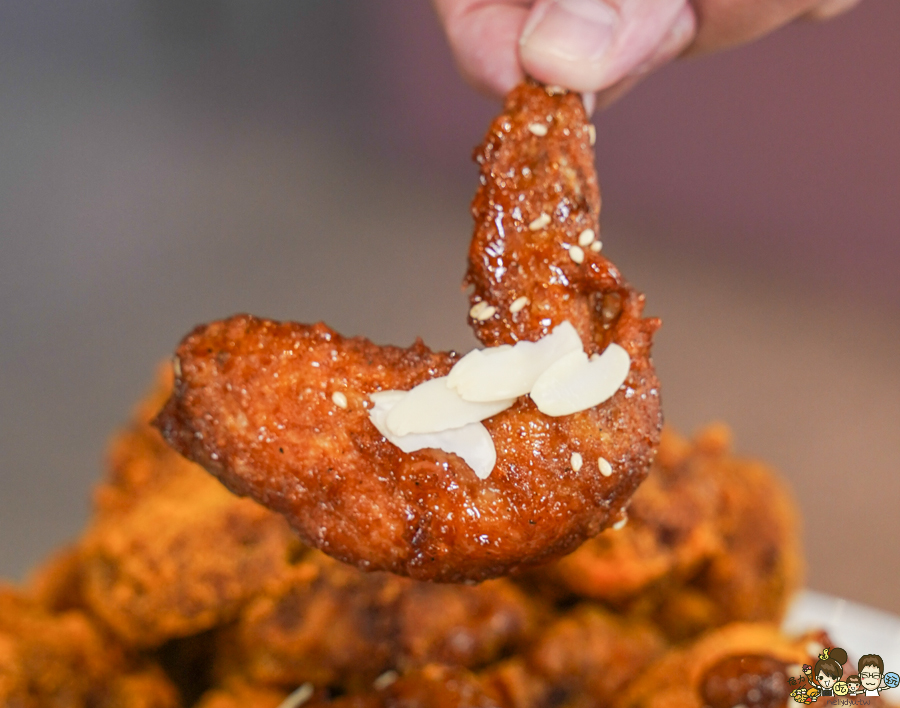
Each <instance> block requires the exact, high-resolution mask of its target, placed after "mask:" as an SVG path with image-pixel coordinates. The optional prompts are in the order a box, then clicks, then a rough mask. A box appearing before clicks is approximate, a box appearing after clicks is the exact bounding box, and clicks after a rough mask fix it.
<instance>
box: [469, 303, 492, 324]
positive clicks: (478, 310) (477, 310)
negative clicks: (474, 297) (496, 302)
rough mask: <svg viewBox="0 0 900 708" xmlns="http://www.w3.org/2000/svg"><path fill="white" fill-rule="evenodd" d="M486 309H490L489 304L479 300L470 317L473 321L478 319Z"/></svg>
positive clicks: (470, 311)
mask: <svg viewBox="0 0 900 708" xmlns="http://www.w3.org/2000/svg"><path fill="white" fill-rule="evenodd" d="M486 307H488V304H487V303H486V302H485V301H484V300H479V301H478V302H476V303H475V304H474V305H472V308H471V309H470V310H469V317H471V318H472V319H473V320H475V319H478V315H480V314H481V311H482V310H483V309H484V308H486Z"/></svg>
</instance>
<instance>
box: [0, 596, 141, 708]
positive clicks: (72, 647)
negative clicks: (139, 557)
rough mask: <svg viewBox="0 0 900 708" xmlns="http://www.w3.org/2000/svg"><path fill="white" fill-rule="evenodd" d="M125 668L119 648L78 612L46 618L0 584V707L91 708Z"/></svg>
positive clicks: (23, 597) (28, 601)
mask: <svg viewBox="0 0 900 708" xmlns="http://www.w3.org/2000/svg"><path fill="white" fill-rule="evenodd" d="M125 669H126V663H125V658H124V655H123V654H122V652H121V650H120V649H119V648H118V647H116V646H115V645H114V644H112V643H110V642H109V641H108V639H107V638H106V637H104V635H103V634H102V633H101V632H100V631H99V630H98V629H97V628H96V627H95V626H94V625H93V624H92V623H91V621H90V619H89V618H88V617H87V616H85V615H84V614H83V613H81V612H76V611H71V612H65V613H61V614H56V615H54V614H51V613H49V612H47V611H45V610H44V609H43V608H41V607H40V606H39V605H38V604H37V603H36V602H34V601H33V600H31V599H30V598H28V597H26V596H25V595H23V594H22V593H21V592H19V591H16V590H14V589H12V588H10V587H7V586H2V585H0V705H2V706H10V707H15V708H82V707H83V706H86V705H89V704H90V705H94V703H91V701H97V700H99V699H100V698H101V697H102V696H103V695H104V694H105V690H104V689H105V687H106V686H107V684H108V683H109V682H110V680H111V679H112V678H113V677H114V676H115V675H116V674H117V673H119V672H124V670H125Z"/></svg>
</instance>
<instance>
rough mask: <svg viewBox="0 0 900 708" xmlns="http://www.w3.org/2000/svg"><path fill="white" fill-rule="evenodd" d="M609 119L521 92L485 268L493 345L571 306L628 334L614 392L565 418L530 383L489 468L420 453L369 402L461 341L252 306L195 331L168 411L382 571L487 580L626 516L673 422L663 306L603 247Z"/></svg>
mask: <svg viewBox="0 0 900 708" xmlns="http://www.w3.org/2000/svg"><path fill="white" fill-rule="evenodd" d="M592 136H593V132H592V130H591V128H590V126H589V125H588V123H587V121H586V117H585V113H584V109H583V107H582V105H581V102H580V99H579V97H578V96H577V95H574V94H564V95H559V94H558V93H556V92H554V91H548V90H545V89H544V88H543V87H541V86H537V85H533V84H528V85H522V86H520V87H518V88H517V89H515V90H514V91H513V92H511V94H510V95H509V97H508V98H507V101H506V105H505V109H504V112H503V113H502V114H501V115H500V116H499V117H498V118H497V119H496V120H495V121H494V122H493V124H492V125H491V128H490V130H489V132H488V135H487V138H486V139H485V142H484V143H483V145H482V146H481V147H480V148H479V149H478V150H477V151H476V161H477V162H478V163H479V165H480V168H481V177H480V179H481V185H480V187H479V189H478V193H477V195H476V197H475V200H474V202H473V207H472V211H473V215H474V217H475V235H474V238H473V241H472V246H471V249H470V253H469V267H468V273H467V276H466V280H467V282H468V283H469V284H470V285H472V286H473V289H474V291H473V293H472V295H471V303H472V309H471V310H470V313H469V316H470V320H471V323H472V326H473V328H474V330H475V333H476V335H477V336H478V337H479V339H480V340H481V341H482V343H483V344H485V345H487V346H489V347H492V346H497V345H502V344H515V343H516V342H519V341H536V340H538V339H540V338H542V337H544V336H546V335H548V334H549V333H550V332H552V331H553V330H554V328H555V327H557V326H558V325H560V324H561V323H563V322H566V321H568V322H570V323H571V324H572V325H573V326H574V328H575V330H576V331H577V334H578V336H579V337H580V339H581V343H582V346H583V349H584V352H585V353H586V354H587V355H588V356H592V355H595V354H599V353H601V352H603V351H604V350H605V349H606V348H607V347H608V346H610V345H611V344H612V343H615V344H617V345H619V346H620V347H622V348H623V349H624V350H625V351H626V352H627V353H628V355H629V357H630V368H629V370H628V374H627V378H626V379H625V382H624V383H623V384H622V385H621V386H620V387H619V388H618V390H617V391H616V392H615V394H614V395H612V397H611V398H610V399H608V400H606V401H605V402H603V403H602V404H600V405H596V406H593V407H590V408H588V409H587V410H582V411H580V412H575V413H572V414H569V415H561V416H559V417H550V416H548V415H546V414H544V413H541V412H540V411H539V410H538V409H537V408H536V406H535V404H534V402H533V401H532V399H531V398H529V397H527V396H520V397H519V398H518V399H517V400H516V401H515V403H514V404H513V405H512V407H510V408H508V409H507V410H504V411H502V412H500V413H498V414H496V415H494V416H493V417H490V418H488V419H487V420H485V421H484V423H483V424H484V426H485V428H486V429H487V431H488V433H489V434H490V437H491V439H492V442H493V445H494V448H495V450H496V458H497V459H496V464H495V466H494V467H493V471H492V472H491V474H490V476H489V477H488V478H487V479H485V480H483V479H479V478H478V477H476V475H475V473H474V472H473V470H472V469H471V468H470V467H469V465H468V464H467V463H466V462H465V461H464V460H463V459H462V458H460V457H458V456H457V455H455V454H453V453H449V452H445V451H443V450H440V449H436V448H426V449H421V450H417V451H415V452H409V453H407V452H403V451H401V450H400V449H399V448H398V447H396V446H395V445H393V444H392V443H390V442H388V440H387V439H386V438H385V437H384V436H383V435H382V434H381V433H380V432H379V431H378V430H377V429H376V428H375V426H374V425H373V423H372V421H371V420H370V418H369V411H370V409H371V408H372V405H373V404H372V400H371V398H370V396H371V394H374V393H376V392H379V391H385V390H399V391H407V390H409V389H411V388H413V387H415V386H417V385H418V384H421V383H423V382H425V381H428V380H430V379H433V378H435V377H439V376H444V375H446V374H447V373H448V372H449V370H450V369H451V367H452V366H453V365H454V364H455V363H456V362H457V361H458V355H457V354H455V353H453V352H450V353H443V352H432V351H430V350H429V349H428V348H427V347H426V346H425V345H424V344H422V343H421V342H417V343H416V344H414V345H413V346H412V347H410V348H408V349H400V348H397V347H380V346H376V345H374V344H372V343H371V342H368V341H366V340H363V339H361V338H345V337H342V336H341V335H339V334H337V333H336V332H334V331H333V330H331V329H329V328H328V327H326V326H325V325H324V324H316V325H303V324H294V323H280V322H273V321H269V320H263V319H259V318H255V317H251V316H247V315H239V316H235V317H232V318H230V319H228V320H224V321H220V322H214V323H212V324H209V325H204V326H201V327H198V328H197V329H196V330H194V332H192V333H191V334H190V335H189V336H188V337H187V338H186V339H185V340H184V341H183V342H182V343H181V345H180V346H179V348H178V351H177V353H176V358H175V362H176V381H175V389H174V393H173V395H172V397H171V398H170V399H169V401H168V402H167V403H166V405H165V407H164V408H163V410H162V412H161V413H160V414H159V416H158V417H157V419H156V425H157V426H158V427H159V429H160V430H161V431H162V433H163V435H164V436H165V438H166V439H167V440H168V441H169V443H170V444H171V445H172V446H173V447H174V448H175V449H176V450H178V451H179V452H181V453H182V454H183V455H185V456H186V457H188V458H189V459H191V460H194V461H196V462H198V463H200V464H201V465H202V466H203V467H205V468H206V469H207V470H208V471H210V472H211V473H212V474H214V475H215V476H217V477H218V478H219V479H220V480H221V481H222V482H223V483H224V484H225V485H226V486H227V487H228V488H229V489H231V490H232V491H234V492H236V493H237V494H240V495H246V496H249V497H251V498H253V499H255V500H257V501H259V502H261V503H262V504H264V505H266V506H267V507H269V508H270V509H273V510H275V511H278V512H280V513H281V514H283V515H284V516H285V517H286V518H287V519H288V520H289V522H290V523H291V525H292V526H293V527H294V529H295V530H296V531H297V533H298V534H299V536H300V538H301V539H302V540H303V541H304V542H305V543H307V544H309V545H312V546H314V547H316V548H319V549H321V550H323V551H324V552H326V553H328V554H329V555H331V556H333V557H335V558H337V559H340V560H343V561H346V562H348V563H351V564H353V565H356V566H357V567H358V568H361V569H364V570H388V571H392V572H394V573H398V574H402V575H408V576H410V577H413V578H417V579H423V580H436V581H442V582H462V581H472V580H474V581H478V580H483V579H485V578H491V577H496V576H500V575H504V574H507V573H510V572H511V571H514V570H516V569H519V568H523V567H528V566H531V565H535V564H539V563H543V562H546V561H548V560H551V559H553V558H557V557H560V556H563V555H565V554H566V553H569V552H571V551H572V550H574V549H575V548H576V547H578V546H579V545H580V544H581V543H582V542H584V541H585V540H586V539H588V538H591V537H593V536H595V535H596V534H598V533H599V532H600V531H602V530H603V529H604V528H606V527H607V526H609V525H611V524H613V523H615V522H616V521H618V520H619V519H621V518H622V517H623V514H624V511H623V510H624V508H625V506H626V504H627V503H628V500H629V499H630V497H631V495H632V494H633V492H634V490H635V489H636V488H637V486H638V484H639V483H640V482H641V481H642V480H643V478H644V477H645V475H646V473H647V468H648V466H649V464H650V461H651V458H652V455H653V450H654V448H655V446H656V444H657V442H658V438H659V430H660V423H661V420H660V409H659V396H658V384H657V380H656V376H655V373H654V371H653V367H652V364H651V361H650V357H649V350H650V343H651V335H652V333H653V332H654V330H655V329H656V328H657V326H658V322H657V321H656V320H653V319H643V318H642V316H641V312H642V308H643V296H642V295H640V294H639V293H637V292H636V291H634V290H633V289H632V288H631V287H630V286H628V284H627V283H626V282H625V281H624V280H623V279H622V277H621V276H620V274H619V272H618V271H617V270H616V268H615V267H614V266H613V265H612V264H611V263H610V262H609V261H608V260H607V259H606V258H605V257H604V256H603V255H601V253H600V249H599V241H596V237H595V235H596V234H597V233H599V226H598V215H599V209H600V196H599V191H598V188H597V180H596V175H595V172H594V165H593V148H592V147H591V145H592V142H593V137H592Z"/></svg>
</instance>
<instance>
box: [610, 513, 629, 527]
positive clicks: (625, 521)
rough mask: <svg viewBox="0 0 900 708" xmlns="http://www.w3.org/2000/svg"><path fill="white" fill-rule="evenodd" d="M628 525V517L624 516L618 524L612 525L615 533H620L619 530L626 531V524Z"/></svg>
mask: <svg viewBox="0 0 900 708" xmlns="http://www.w3.org/2000/svg"><path fill="white" fill-rule="evenodd" d="M627 523H628V517H627V516H623V517H622V518H621V519H619V520H618V521H617V522H616V523H614V524H613V525H612V528H613V530H614V531H618V530H619V529H624V528H625V524H627Z"/></svg>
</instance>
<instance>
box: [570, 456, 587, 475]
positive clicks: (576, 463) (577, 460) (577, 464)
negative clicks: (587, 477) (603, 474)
mask: <svg viewBox="0 0 900 708" xmlns="http://www.w3.org/2000/svg"><path fill="white" fill-rule="evenodd" d="M569 463H570V464H571V465H572V471H573V472H581V465H583V464H584V459H582V457H581V453H580V452H573V453H572V459H571V460H569Z"/></svg>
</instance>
